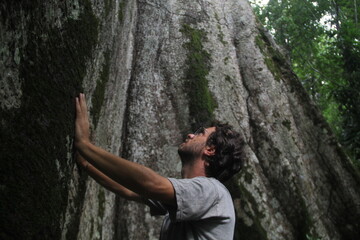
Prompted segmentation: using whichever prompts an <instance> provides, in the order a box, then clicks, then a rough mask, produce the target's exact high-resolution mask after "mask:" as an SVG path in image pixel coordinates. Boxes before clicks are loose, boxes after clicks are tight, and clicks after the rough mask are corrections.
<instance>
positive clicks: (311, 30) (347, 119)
mask: <svg viewBox="0 0 360 240" xmlns="http://www.w3.org/2000/svg"><path fill="white" fill-rule="evenodd" d="M253 5H254V10H255V12H256V13H257V16H258V19H259V20H260V21H261V22H262V23H263V24H264V25H265V26H266V27H267V28H268V29H269V31H270V32H271V33H272V34H273V35H274V38H275V40H276V41H277V43H278V44H280V45H281V46H283V48H284V49H285V50H287V52H288V53H289V57H290V60H291V63H292V66H293V69H294V71H295V73H296V74H297V75H298V76H299V78H300V79H301V81H302V83H303V85H304V87H305V88H306V90H307V91H308V93H309V95H310V96H311V97H312V99H313V100H315V101H316V102H317V103H318V105H319V107H320V109H321V110H322V112H323V115H324V116H325V118H326V119H327V120H328V122H329V124H330V126H331V128H332V129H333V130H334V132H335V134H336V135H337V136H338V138H339V140H340V142H341V143H342V144H343V145H344V146H345V148H346V150H347V152H348V154H349V156H350V157H351V158H352V159H353V160H354V162H355V163H356V164H359V163H360V107H359V106H360V42H359V41H360V27H359V23H358V16H357V14H358V12H360V8H359V5H360V4H359V5H356V1H348V0H335V1H328V0H312V1H303V0H270V1H269V3H268V4H267V5H266V6H265V7H261V6H260V5H258V4H256V2H255V3H253ZM269 65H270V67H271V63H269V64H268V66H269Z"/></svg>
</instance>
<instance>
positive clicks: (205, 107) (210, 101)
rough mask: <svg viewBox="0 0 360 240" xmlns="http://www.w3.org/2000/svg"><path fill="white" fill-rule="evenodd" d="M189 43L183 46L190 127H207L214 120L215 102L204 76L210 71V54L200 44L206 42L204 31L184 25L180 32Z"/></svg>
mask: <svg viewBox="0 0 360 240" xmlns="http://www.w3.org/2000/svg"><path fill="white" fill-rule="evenodd" d="M180 31H181V32H182V33H183V34H184V35H185V36H186V37H187V38H188V39H189V42H187V43H185V44H184V47H185V48H186V49H187V50H188V55H187V61H186V63H187V65H188V69H187V71H186V74H185V76H186V80H187V81H186V82H187V90H188V96H189V99H190V102H189V111H190V116H191V118H192V127H193V128H196V127H197V126H199V125H204V126H205V125H208V124H209V123H210V122H211V121H213V119H214V114H213V112H214V109H215V108H216V106H217V105H216V102H215V100H214V98H213V96H212V95H211V93H210V91H209V88H208V80H207V79H206V76H207V75H208V74H209V71H210V68H211V66H210V54H209V53H208V52H207V51H206V50H205V49H204V47H203V44H202V42H203V41H205V40H206V34H205V32H204V31H202V30H199V29H194V28H192V27H190V26H189V25H187V24H184V25H183V27H182V28H181V30H180Z"/></svg>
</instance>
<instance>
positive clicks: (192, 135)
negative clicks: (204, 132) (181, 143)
mask: <svg viewBox="0 0 360 240" xmlns="http://www.w3.org/2000/svg"><path fill="white" fill-rule="evenodd" d="M194 137H195V134H193V133H189V134H188V135H187V138H189V139H193V138H194Z"/></svg>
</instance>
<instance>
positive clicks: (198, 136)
mask: <svg viewBox="0 0 360 240" xmlns="http://www.w3.org/2000/svg"><path fill="white" fill-rule="evenodd" d="M213 132H215V127H210V128H201V129H200V131H199V130H198V131H196V132H195V133H190V134H188V135H187V138H186V139H185V141H184V142H183V143H182V144H180V146H179V149H178V153H179V155H180V158H181V160H182V161H183V162H184V161H190V160H194V159H196V158H198V157H200V156H201V154H202V153H203V150H204V148H205V146H206V141H207V139H208V137H209V135H210V134H211V133H213Z"/></svg>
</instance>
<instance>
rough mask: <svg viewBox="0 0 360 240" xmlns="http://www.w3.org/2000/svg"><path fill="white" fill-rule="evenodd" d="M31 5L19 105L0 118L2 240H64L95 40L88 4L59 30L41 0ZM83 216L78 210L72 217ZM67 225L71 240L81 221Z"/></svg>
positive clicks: (95, 23) (82, 186)
mask: <svg viewBox="0 0 360 240" xmlns="http://www.w3.org/2000/svg"><path fill="white" fill-rule="evenodd" d="M31 5H32V8H30V10H28V9H27V8H24V9H23V11H31V12H26V13H24V14H25V15H26V16H29V20H28V21H29V22H28V24H27V25H26V26H28V28H27V29H26V30H27V45H26V46H24V48H22V49H21V50H20V52H21V54H20V56H21V61H20V62H21V66H20V69H19V71H20V79H22V99H21V100H22V104H21V107H20V108H18V109H12V110H11V111H4V110H1V112H0V115H1V116H2V121H1V133H2V134H1V136H0V141H1V143H2V150H1V154H2V161H1V163H0V164H1V165H0V169H1V184H2V185H3V186H4V188H3V189H2V192H1V195H2V197H1V198H0V211H1V213H2V217H1V220H0V225H1V226H2V231H1V235H0V238H2V239H59V238H60V235H61V229H60V223H59V220H60V216H62V214H63V213H64V212H65V209H66V206H67V204H68V203H67V198H68V196H67V194H68V182H69V180H70V178H71V171H70V170H71V169H72V166H73V164H74V163H71V162H70V163H69V162H68V158H67V154H68V151H69V148H71V147H72V142H71V141H69V139H70V140H72V139H73V132H74V128H73V126H74V116H75V111H74V97H75V95H77V93H78V92H80V91H81V90H82V89H81V85H82V80H83V77H84V76H85V73H86V62H87V60H88V59H90V57H91V53H92V49H93V48H94V46H95V44H96V42H97V35H98V21H97V19H96V17H95V15H94V14H93V13H92V9H91V4H90V1H88V0H81V1H80V5H81V6H82V9H83V11H82V12H81V13H80V15H79V18H78V19H77V20H74V19H70V18H69V19H68V20H67V21H65V22H63V24H62V28H61V29H59V28H52V27H51V26H52V24H51V23H47V22H44V19H45V18H44V16H45V14H46V8H45V5H44V4H43V3H42V2H41V1H32V2H31ZM30 13H31V14H30ZM44 36H46V37H44ZM70 150H71V149H70ZM59 172H61V174H60V173H59ZM79 189H80V191H79V192H78V193H79V194H78V195H77V198H76V199H74V201H75V204H79V202H82V201H80V200H79V198H82V197H83V193H84V189H85V184H84V183H80V186H79ZM79 209H80V207H79V205H76V208H75V209H74V211H79ZM74 215H75V216H76V215H77V216H79V213H74ZM70 221H71V222H70V225H71V226H76V227H73V228H71V227H70V228H69V231H70V232H68V236H69V237H68V239H73V238H75V237H76V232H77V226H78V225H77V224H76V222H78V221H79V219H78V218H76V217H74V218H72V219H71V220H70ZM19 229H21V231H19Z"/></svg>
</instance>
